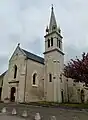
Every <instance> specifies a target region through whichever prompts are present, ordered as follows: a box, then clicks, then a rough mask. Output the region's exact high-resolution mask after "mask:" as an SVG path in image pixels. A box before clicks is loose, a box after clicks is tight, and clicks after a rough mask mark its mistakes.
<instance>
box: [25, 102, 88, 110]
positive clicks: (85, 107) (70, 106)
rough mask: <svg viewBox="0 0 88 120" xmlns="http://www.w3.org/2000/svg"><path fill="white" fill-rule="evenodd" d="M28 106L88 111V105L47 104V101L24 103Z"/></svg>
mask: <svg viewBox="0 0 88 120" xmlns="http://www.w3.org/2000/svg"><path fill="white" fill-rule="evenodd" d="M23 104H28V105H34V106H42V107H62V108H71V109H72V108H74V109H75V108H76V109H88V103H87V104H82V103H57V102H46V101H39V102H30V103H23Z"/></svg>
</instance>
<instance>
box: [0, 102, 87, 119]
mask: <svg viewBox="0 0 88 120" xmlns="http://www.w3.org/2000/svg"><path fill="white" fill-rule="evenodd" d="M3 107H7V113H6V114H7V115H6V114H5V115H3V114H0V120H15V119H16V120H25V119H24V118H23V117H21V115H22V113H23V111H24V110H27V112H28V118H27V120H28V119H30V120H32V119H33V117H34V115H35V113H37V112H39V113H40V115H41V116H42V120H48V119H49V118H50V117H51V116H56V118H57V120H58V119H59V120H88V112H87V111H85V110H82V111H80V110H77V109H66V108H61V107H58V108H54V107H38V106H32V105H22V104H8V105H7V104H3V103H1V104H0V110H1V109H2V108H3ZM13 108H16V110H17V115H16V116H12V115H11V111H12V109H13Z"/></svg>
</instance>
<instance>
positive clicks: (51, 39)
mask: <svg viewBox="0 0 88 120" xmlns="http://www.w3.org/2000/svg"><path fill="white" fill-rule="evenodd" d="M51 46H53V38H51Z"/></svg>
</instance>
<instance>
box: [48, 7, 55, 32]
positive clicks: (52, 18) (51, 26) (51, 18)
mask: <svg viewBox="0 0 88 120" xmlns="http://www.w3.org/2000/svg"><path fill="white" fill-rule="evenodd" d="M55 29H57V23H56V19H55V15H54V8H53V5H52V8H51V17H50V24H49V31H50V32H52V30H55Z"/></svg>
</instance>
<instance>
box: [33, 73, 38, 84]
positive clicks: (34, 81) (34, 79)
mask: <svg viewBox="0 0 88 120" xmlns="http://www.w3.org/2000/svg"><path fill="white" fill-rule="evenodd" d="M36 77H37V74H36V73H34V75H33V85H35V84H36Z"/></svg>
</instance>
